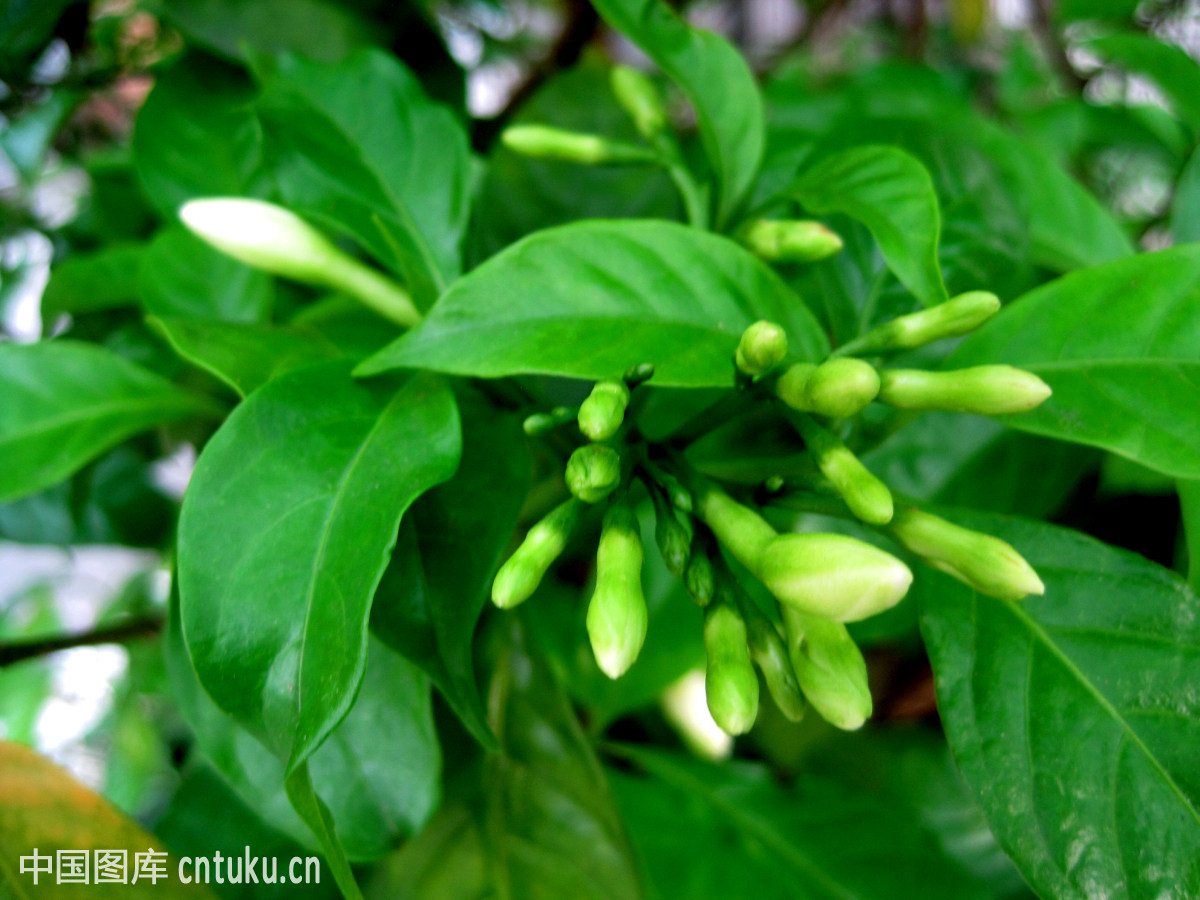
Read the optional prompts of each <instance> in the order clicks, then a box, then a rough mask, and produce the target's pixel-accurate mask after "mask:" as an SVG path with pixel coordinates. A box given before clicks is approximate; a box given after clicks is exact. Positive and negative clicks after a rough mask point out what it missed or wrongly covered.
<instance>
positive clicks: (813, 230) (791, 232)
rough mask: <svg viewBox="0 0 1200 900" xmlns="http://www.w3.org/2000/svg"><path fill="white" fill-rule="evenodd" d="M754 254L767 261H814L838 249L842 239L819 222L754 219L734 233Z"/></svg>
mask: <svg viewBox="0 0 1200 900" xmlns="http://www.w3.org/2000/svg"><path fill="white" fill-rule="evenodd" d="M738 238H739V240H741V242H742V243H743V244H744V245H745V246H746V248H747V249H749V250H750V252H752V253H753V254H755V255H756V256H759V257H761V258H762V259H766V260H770V261H771V262H816V261H817V260H820V259H825V258H826V257H830V256H833V255H834V254H835V253H837V252H838V251H839V250H841V249H842V246H843V245H842V239H841V238H840V237H838V235H837V234H836V233H835V232H833V231H830V230H829V229H828V228H826V227H825V226H824V225H822V224H821V223H820V222H813V221H808V220H797V219H786V220H779V219H756V220H754V221H753V222H750V223H749V224H748V225H746V226H745V227H744V228H743V229H742V230H741V231H740V232H739V234H738Z"/></svg>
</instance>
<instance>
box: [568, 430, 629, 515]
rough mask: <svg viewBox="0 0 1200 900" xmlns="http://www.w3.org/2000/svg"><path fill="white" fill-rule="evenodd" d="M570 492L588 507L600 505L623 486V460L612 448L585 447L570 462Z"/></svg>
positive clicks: (589, 445)
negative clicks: (588, 505) (587, 504)
mask: <svg viewBox="0 0 1200 900" xmlns="http://www.w3.org/2000/svg"><path fill="white" fill-rule="evenodd" d="M566 478H567V489H568V490H570V492H571V493H572V494H574V495H575V496H576V497H578V498H579V499H580V500H582V501H584V502H585V503H598V502H600V501H601V500H603V499H604V498H605V497H607V496H608V495H609V494H611V493H612V492H613V491H615V490H616V489H617V485H619V484H620V483H621V457H620V456H619V455H618V454H617V451H616V450H614V449H613V448H612V447H605V446H604V445H603V444H585V445H584V446H582V447H580V448H578V449H577V450H576V451H575V452H574V453H572V454H571V458H570V459H568V460H567V473H566Z"/></svg>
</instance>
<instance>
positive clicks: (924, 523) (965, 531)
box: [890, 509, 1046, 600]
mask: <svg viewBox="0 0 1200 900" xmlns="http://www.w3.org/2000/svg"><path fill="white" fill-rule="evenodd" d="M890 531H891V533H892V534H893V535H894V536H895V537H896V539H897V540H898V541H900V543H902V544H903V545H904V546H905V547H907V548H908V549H909V550H911V551H912V552H913V553H915V554H917V556H919V557H921V559H922V560H924V561H925V562H926V563H928V564H929V565H931V566H933V567H934V568H935V569H940V570H941V571H943V572H946V573H947V574H949V575H953V576H954V577H955V578H957V579H958V580H959V581H962V582H963V583H965V584H967V585H969V586H971V587H972V588H974V589H975V590H977V591H979V592H980V593H981V594H987V595H988V596H989V597H996V598H997V599H999V600H1020V599H1021V598H1022V597H1025V596H1027V595H1029V594H1044V593H1045V592H1046V588H1045V585H1043V584H1042V580H1041V579H1040V578H1038V574H1037V572H1035V571H1034V570H1033V567H1032V566H1031V565H1029V563H1027V562H1026V561H1025V558H1024V557H1023V556H1021V554H1019V553H1018V552H1017V551H1016V550H1014V549H1013V548H1012V546H1011V545H1009V544H1006V543H1005V542H1004V541H1002V540H1000V539H999V538H994V537H992V536H991V535H989V534H980V533H979V532H978V531H972V530H971V529H969V528H963V527H962V526H960V525H955V524H954V523H953V522H947V521H946V520H945V519H942V518H939V517H938V516H934V515H930V514H929V513H926V512H921V511H920V510H918V509H902V510H900V511H899V512H897V513H896V518H895V519H893V520H892V524H891V527H890Z"/></svg>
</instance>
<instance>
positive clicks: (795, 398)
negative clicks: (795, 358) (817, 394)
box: [775, 363, 817, 412]
mask: <svg viewBox="0 0 1200 900" xmlns="http://www.w3.org/2000/svg"><path fill="white" fill-rule="evenodd" d="M815 371H817V367H816V365H814V364H813V363H794V364H793V365H790V366H788V367H787V369H785V370H784V373H783V374H782V375H780V376H779V377H778V378H777V379H776V380H775V396H776V397H778V398H779V399H780V400H782V401H783V403H784V405H785V406H789V407H791V408H792V409H795V410H799V411H801V412H804V411H806V410H807V409H808V379H809V378H811V377H812V374H813V372H815Z"/></svg>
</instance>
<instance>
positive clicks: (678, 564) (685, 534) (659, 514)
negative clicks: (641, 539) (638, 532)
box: [650, 488, 692, 576]
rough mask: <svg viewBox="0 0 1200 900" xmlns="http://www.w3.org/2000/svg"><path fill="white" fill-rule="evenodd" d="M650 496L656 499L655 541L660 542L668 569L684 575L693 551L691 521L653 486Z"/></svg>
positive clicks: (659, 547) (675, 573)
mask: <svg viewBox="0 0 1200 900" xmlns="http://www.w3.org/2000/svg"><path fill="white" fill-rule="evenodd" d="M650 497H651V499H652V500H653V501H654V540H655V543H657V544H658V550H659V552H660V553H661V554H662V558H663V562H664V563H666V565H667V571H669V572H670V573H671V574H672V575H677V576H682V575H683V573H684V572H685V571H686V569H687V564H688V558H689V556H690V555H691V552H692V531H691V529H690V528H689V527H688V524H690V522H688V520H687V519H683V520H681V519H680V518H679V517H678V516H677V515H676V513H675V508H674V507H673V506H671V504H670V503H668V502H667V499H666V498H665V497H664V496H663V495H662V493H661V492H659V491H657V490H655V489H653V488H651V490H650ZM685 523H688V524H685Z"/></svg>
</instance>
